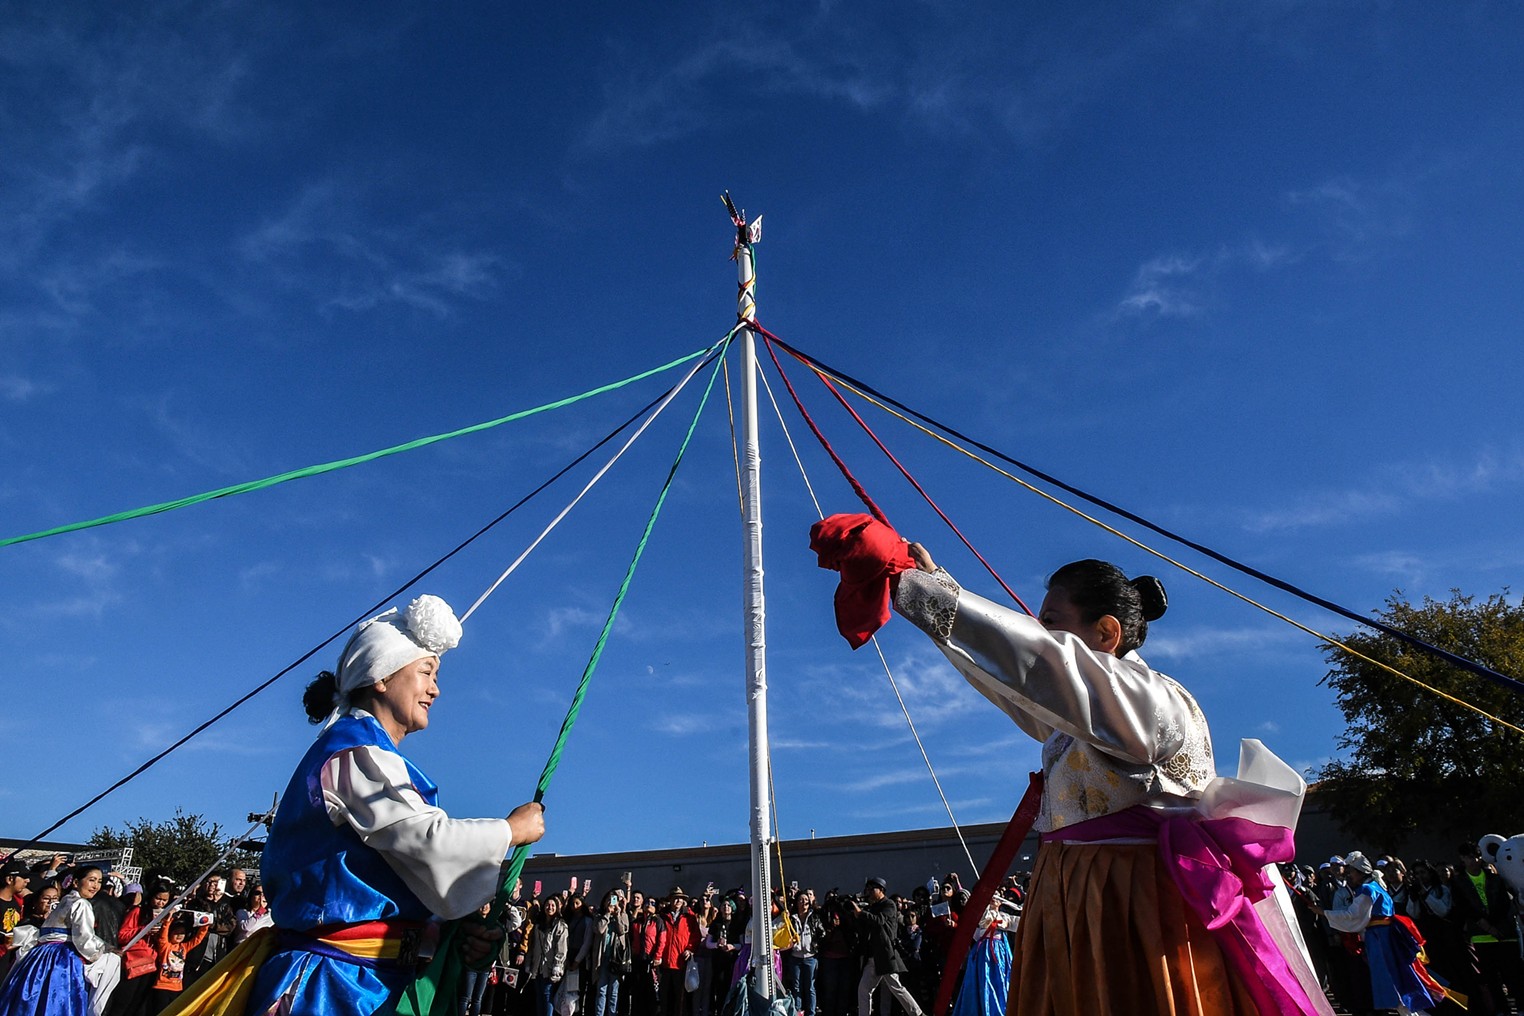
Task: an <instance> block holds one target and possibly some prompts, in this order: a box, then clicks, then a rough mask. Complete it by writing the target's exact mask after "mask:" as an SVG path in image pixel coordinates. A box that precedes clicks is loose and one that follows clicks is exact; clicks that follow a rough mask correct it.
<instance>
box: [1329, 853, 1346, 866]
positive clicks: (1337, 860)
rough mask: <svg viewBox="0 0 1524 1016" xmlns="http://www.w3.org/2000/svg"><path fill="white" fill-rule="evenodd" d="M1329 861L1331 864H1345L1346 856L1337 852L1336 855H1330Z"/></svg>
mask: <svg viewBox="0 0 1524 1016" xmlns="http://www.w3.org/2000/svg"><path fill="white" fill-rule="evenodd" d="M1328 863H1329V864H1343V863H1344V858H1342V857H1340V856H1339V855H1338V854H1335V855H1333V856H1332V857H1330V858H1329V859H1328Z"/></svg>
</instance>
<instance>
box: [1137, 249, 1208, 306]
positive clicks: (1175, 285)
mask: <svg viewBox="0 0 1524 1016" xmlns="http://www.w3.org/2000/svg"><path fill="white" fill-rule="evenodd" d="M1201 263H1202V262H1201V259H1200V258H1188V257H1183V256H1181V255H1177V254H1171V255H1165V256H1161V257H1156V258H1153V259H1151V260H1149V261H1147V262H1144V264H1143V265H1142V266H1141V267H1139V268H1138V273H1137V275H1136V276H1134V277H1133V280H1132V286H1131V287H1130V288H1129V289H1128V291H1127V295H1126V296H1124V297H1122V302H1121V303H1120V304H1118V306H1117V312H1118V313H1119V314H1123V315H1133V316H1135V315H1140V314H1151V315H1154V316H1156V317H1195V316H1196V315H1198V314H1200V313H1201V302H1200V299H1199V298H1198V297H1197V296H1196V294H1195V293H1194V292H1193V291H1192V289H1191V287H1190V284H1189V280H1190V279H1191V277H1192V276H1193V275H1195V274H1196V272H1197V270H1198V269H1200V267H1201Z"/></svg>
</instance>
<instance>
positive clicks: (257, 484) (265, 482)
mask: <svg viewBox="0 0 1524 1016" xmlns="http://www.w3.org/2000/svg"><path fill="white" fill-rule="evenodd" d="M738 327H739V326H738ZM730 334H731V335H734V334H735V330H734V329H732V331H731V333H730ZM729 338H730V335H727V336H725V338H724V339H721V340H720V343H723V342H726V341H728V340H729ZM720 343H716V344H715V346H718V345H719V344H720ZM715 346H710V347H708V348H707V349H700V350H699V351H698V352H696V353H689V354H688V355H687V356H684V357H682V358H680V359H677V360H673V361H672V362H671V363H664V364H662V365H661V366H660V367H653V368H651V369H650V370H647V371H642V372H641V373H639V374H635V375H633V376H632V377H627V378H625V379H624V380H623V381H614V382H612V383H610V384H606V385H600V386H599V387H597V388H593V389H590V390H589V391H585V392H583V393H582V394H580V395H572V396H569V397H567V398H564V399H557V400H556V401H555V402H547V403H545V404H544V405H543V406H535V407H534V408H533V409H524V410H520V411H519V412H517V413H510V414H509V415H508V416H503V417H499V418H498V419H496V420H488V421H487V422H485V423H477V424H472V425H471V426H469V427H462V428H460V429H459V430H452V431H450V432H448V433H445V434H434V435H432V436H430V437H421V438H418V439H417V440H414V441H408V442H405V443H403V444H399V445H393V446H391V447H390V448H382V449H381V450H380V451H374V452H367V453H365V454H364V455H355V456H351V457H350V458H347V459H337V460H335V461H333V462H324V463H322V464H320V465H316V466H306V467H304V468H302V469H293V470H290V471H289V472H285V473H277V474H276V475H274V476H267V477H265V478H264V479H262V480H247V481H245V482H243V483H235V484H233V485H232V486H231V487H220V488H218V489H217V490H209V491H206V492H205V493H203V494H192V495H191V496H189V497H181V498H176V499H175V500H173V501H162V502H160V503H159V504H151V505H148V506H146V507H143V508H133V509H130V510H128V511H121V512H115V513H114V514H111V515H103V516H101V517H100V518H98V519H88V520H86V521H84V522H70V523H68V524H66V525H62V526H54V527H53V528H52V529H42V530H39V531H37V532H35V533H26V534H24V535H21V536H8V537H3V538H0V547H9V546H12V545H13V544H17V543H27V542H29V541H31V540H41V539H44V538H46V537H49V536H58V535H60V534H61V533H72V532H76V531H78V530H81V529H94V528H95V527H96V526H108V525H110V524H112V523H113V522H126V521H127V520H128V519H140V518H143V517H144V516H147V515H158V514H160V513H161V512H168V511H174V510H175V509H176V508H188V507H190V506H191V505H195V504H200V503H201V502H203V501H212V500H215V499H217V498H219V497H231V496H233V495H234V494H247V493H250V492H251V491H256V490H264V489H265V488H266V487H273V486H275V485H276V484H280V483H286V482H288V481H290V480H302V479H305V478H307V477H309V476H320V475H322V474H323V473H331V472H334V471H335V470H338V469H347V468H349V467H350V466H358V465H361V464H363V463H366V462H372V461H374V460H376V459H381V458H385V457H386V456H388V455H397V454H399V453H401V452H410V451H412V450H413V449H415V448H423V447H426V446H428V445H431V444H437V443H438V442H440V441H448V440H450V439H451V438H457V437H463V436H464V435H466V434H475V433H478V432H479V431H483V430H491V429H492V428H493V427H500V426H502V425H503V424H505V423H512V422H513V421H515V420H522V419H524V418H525V417H527V416H534V415H536V414H537V413H544V412H548V411H550V410H552V409H561V408H562V407H564V406H570V405H572V404H574V403H577V402H582V401H583V400H585V399H590V398H592V397H593V396H595V395H602V394H604V393H605V392H611V391H614V390H615V389H617V388H623V387H625V386H626V385H630V384H634V383H635V382H636V381H643V380H645V379H646V378H648V377H651V376H652V375H653V374H661V373H663V372H664V371H669V370H671V369H672V368H673V367H678V366H681V365H682V364H685V363H688V362H689V361H690V360H693V359H695V358H697V357H700V356H703V355H705V354H706V353H709V352H711V351H712V350H714V348H715Z"/></svg>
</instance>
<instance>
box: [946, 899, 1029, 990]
mask: <svg viewBox="0 0 1524 1016" xmlns="http://www.w3.org/2000/svg"><path fill="white" fill-rule="evenodd" d="M1003 903H1004V901H1003V900H1001V899H1000V898H999V897H998V896H997V897H996V898H995V902H994V903H993V904H991V906H990V907H989V909H987V910H986V911H985V912H984V916H983V918H982V919H981V920H980V922H979V929H978V930H977V931H975V932H974V942H973V945H971V946H969V949H968V965H967V966H965V967H964V968H963V984H962V985H960V986H959V988H958V1000H957V1001H956V1002H955V1003H953V1016H1005V1004H1006V999H1007V997H1008V995H1009V993H1010V990H1011V940H1010V939H1009V938H1007V937H1006V931H1007V930H1009V929H1013V928H1015V927H1016V921H1017V919H1018V918H1017V916H1016V913H1015V910H1014V907H1013V908H1011V909H1010V910H1007V909H1005V907H1004V906H1002V904H1003ZM967 916H970V917H971V916H973V915H971V914H969V915H967ZM947 976H951V975H950V974H949V975H947Z"/></svg>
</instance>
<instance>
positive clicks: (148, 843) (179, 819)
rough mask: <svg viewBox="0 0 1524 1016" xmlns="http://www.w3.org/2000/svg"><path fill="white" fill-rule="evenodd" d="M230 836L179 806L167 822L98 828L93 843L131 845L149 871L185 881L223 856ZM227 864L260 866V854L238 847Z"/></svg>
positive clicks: (115, 846)
mask: <svg viewBox="0 0 1524 1016" xmlns="http://www.w3.org/2000/svg"><path fill="white" fill-rule="evenodd" d="M230 838H231V837H230V835H229V834H228V833H225V832H224V831H223V829H222V827H221V826H220V825H218V824H217V823H216V822H208V821H207V820H206V819H205V818H204V817H202V816H201V815H187V814H185V813H184V812H183V811H181V810H180V809H178V808H176V809H175V817H174V818H172V819H169V820H167V821H163V822H155V821H153V820H151V819H147V818H140V819H138V820H137V821H135V822H128V823H127V824H126V826H124V827H123V828H122V829H121V830H120V831H118V830H116V829H112V828H111V827H110V826H104V827H102V828H100V829H97V830H95V832H94V833H93V834H91V836H90V846H91V847H96V848H99V849H101V850H116V849H119V848H121V847H131V848H132V861H133V864H135V865H137V866H139V867H141V868H142V869H143V871H144V873H145V874H146V873H148V872H158V873H160V874H163V875H167V876H168V877H169V878H171V879H173V880H174V881H175V882H177V883H180V884H185V883H188V882H190V880H191V879H193V878H195V877H196V876H198V875H200V874H201V873H202V872H203V871H205V870H206V869H207V868H208V867H209V866H210V865H211V864H212V862H213V861H215V860H217V858H218V857H220V856H221V855H222V852H223V851H224V850H226V849H227V846H228V840H229V839H230ZM224 866H225V867H229V868H257V867H259V855H257V854H251V853H248V852H247V851H244V850H236V851H234V852H233V854H232V856H231V857H229V858H228V860H227V861H226V862H224Z"/></svg>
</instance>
